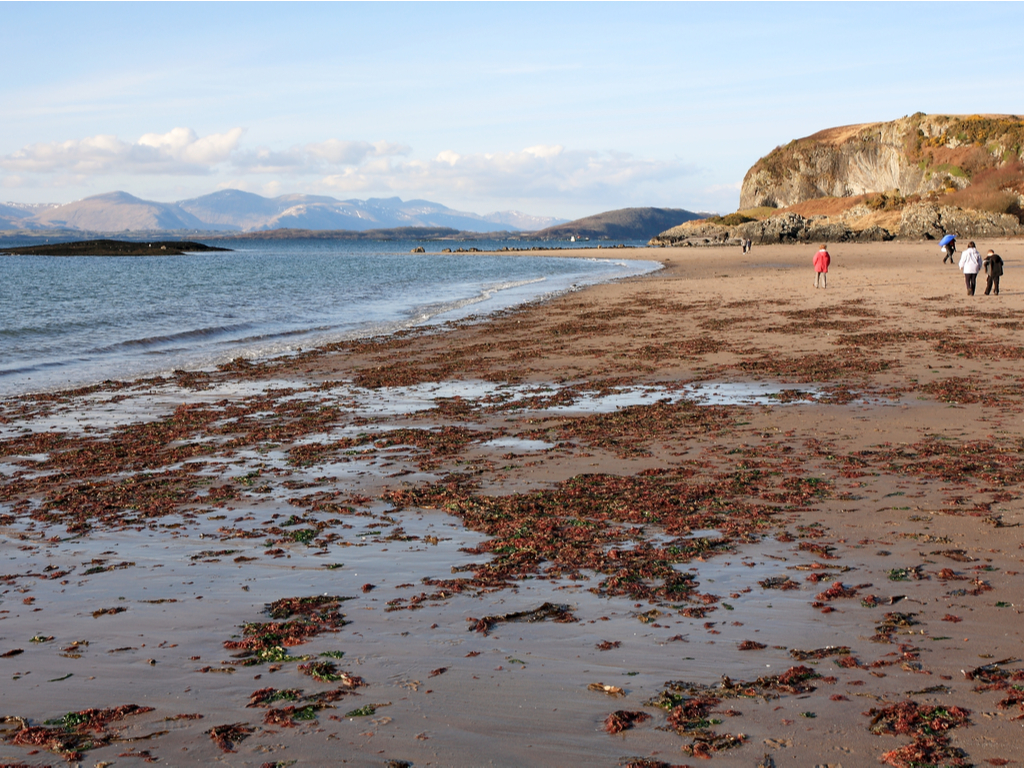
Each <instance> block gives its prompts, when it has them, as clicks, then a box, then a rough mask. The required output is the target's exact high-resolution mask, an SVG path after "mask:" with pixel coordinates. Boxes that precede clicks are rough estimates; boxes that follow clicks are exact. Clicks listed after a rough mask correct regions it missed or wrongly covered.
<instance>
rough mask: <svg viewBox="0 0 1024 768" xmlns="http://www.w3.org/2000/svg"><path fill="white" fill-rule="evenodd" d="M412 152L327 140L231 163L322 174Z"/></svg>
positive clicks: (243, 155)
mask: <svg viewBox="0 0 1024 768" xmlns="http://www.w3.org/2000/svg"><path fill="white" fill-rule="evenodd" d="M410 151H411V150H410V148H409V147H407V146H405V145H404V144H391V143H389V142H386V141H378V142H376V143H370V142H368V141H341V140H339V139H328V140H327V141H321V142H318V143H312V144H304V145H301V146H295V147H291V148H290V149H286V150H283V151H273V150H270V149H267V148H266V147H260V148H259V149H256V150H252V151H249V152H240V153H238V154H237V155H236V156H235V157H233V158H232V162H233V164H234V165H235V167H236V169H238V170H239V171H242V172H244V173H281V174H323V173H327V172H330V171H331V170H332V169H333V168H335V167H338V166H358V165H362V164H363V163H366V162H367V161H371V160H372V159H374V158H380V157H396V156H399V155H407V154H409V152H410Z"/></svg>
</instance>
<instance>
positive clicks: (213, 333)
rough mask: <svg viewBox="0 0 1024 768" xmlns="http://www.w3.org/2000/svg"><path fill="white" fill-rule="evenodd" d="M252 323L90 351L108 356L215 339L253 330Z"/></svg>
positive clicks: (135, 341)
mask: <svg viewBox="0 0 1024 768" xmlns="http://www.w3.org/2000/svg"><path fill="white" fill-rule="evenodd" d="M251 327H252V323H238V324H237V325H218V326H212V327H209V328H196V329H195V330H191V331H181V332H180V333H167V334H163V335H160V336H145V337H143V338H139V339H128V340H127V341H119V342H116V343H115V344H108V345H107V346H104V347H95V348H94V349H90V350H88V353H89V354H106V353H108V352H117V351H118V350H122V349H137V348H145V347H157V346H161V345H163V344H170V343H172V342H178V341H189V340H193V339H197V340H198V339H214V338H217V337H219V336H224V335H226V334H229V333H233V332H235V331H241V330H245V329H246V328H251Z"/></svg>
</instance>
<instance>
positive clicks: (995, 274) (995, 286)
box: [982, 248, 1003, 296]
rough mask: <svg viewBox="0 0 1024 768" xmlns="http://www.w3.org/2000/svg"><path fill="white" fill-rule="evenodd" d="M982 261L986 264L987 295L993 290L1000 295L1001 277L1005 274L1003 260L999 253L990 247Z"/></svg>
mask: <svg viewBox="0 0 1024 768" xmlns="http://www.w3.org/2000/svg"><path fill="white" fill-rule="evenodd" d="M982 263H983V264H984V265H985V277H986V279H985V295H986V296H988V294H989V292H992V293H994V294H995V295H996V296H998V295H999V278H1000V277H1002V276H1003V260H1002V258H1001V257H1000V256H999V254H998V253H996V252H995V251H993V250H992V249H991V248H989V249H988V254H987V255H986V256H985V261H984V262H982Z"/></svg>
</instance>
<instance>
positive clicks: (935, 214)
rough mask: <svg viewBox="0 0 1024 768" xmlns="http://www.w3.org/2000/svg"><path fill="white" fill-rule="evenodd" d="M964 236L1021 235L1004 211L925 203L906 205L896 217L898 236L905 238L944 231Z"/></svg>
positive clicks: (1014, 219) (1013, 218)
mask: <svg viewBox="0 0 1024 768" xmlns="http://www.w3.org/2000/svg"><path fill="white" fill-rule="evenodd" d="M947 233H951V234H958V235H962V236H964V237H968V236H970V237H1006V236H1009V235H1024V226H1021V223H1020V221H1018V220H1017V217H1016V216H1011V215H1009V214H1007V213H987V212H985V211H967V210H964V209H963V208H953V207H949V206H942V207H939V206H937V205H929V204H926V203H918V204H916V205H909V206H907V208H906V209H905V210H904V211H903V216H902V217H901V218H900V227H899V233H898V234H899V236H900V237H901V238H905V239H920V238H939V237H942V236H943V235H944V234H947Z"/></svg>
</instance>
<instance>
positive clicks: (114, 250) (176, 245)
mask: <svg viewBox="0 0 1024 768" xmlns="http://www.w3.org/2000/svg"><path fill="white" fill-rule="evenodd" d="M230 250H231V249H230V248H217V247H215V246H212V245H204V244H203V243H193V242H190V241H187V240H162V241H160V242H153V243H141V242H131V241H128V240H81V241H78V242H74V243H47V244H45V245H27V246H22V247H19V248H4V249H2V250H0V253H3V254H4V255H11V256H29V255H37V256H181V255H182V254H184V253H198V252H202V251H230Z"/></svg>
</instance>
